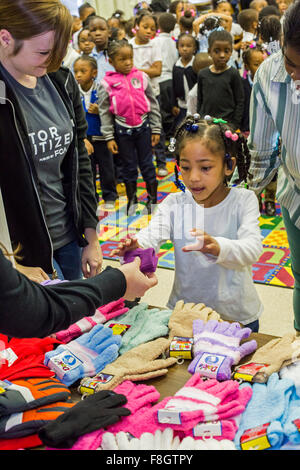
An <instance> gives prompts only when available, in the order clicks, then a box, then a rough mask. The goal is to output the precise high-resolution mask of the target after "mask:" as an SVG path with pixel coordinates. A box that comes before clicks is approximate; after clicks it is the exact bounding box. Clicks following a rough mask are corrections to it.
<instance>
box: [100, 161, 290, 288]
mask: <svg viewBox="0 0 300 470" xmlns="http://www.w3.org/2000/svg"><path fill="white" fill-rule="evenodd" d="M167 168H168V170H169V174H168V175H167V176H166V177H164V178H159V177H158V202H161V201H162V200H163V199H164V198H165V197H166V196H167V195H168V194H169V193H170V192H176V191H178V190H177V188H176V186H175V185H174V183H173V180H174V173H173V170H174V163H173V162H172V161H168V162H167ZM118 192H119V196H120V198H119V200H118V201H117V204H116V207H115V210H108V211H107V210H105V209H104V205H103V203H100V204H99V206H98V212H97V214H98V218H99V224H98V228H97V233H98V238H99V242H100V244H101V248H102V251H103V256H104V258H109V253H110V252H111V250H112V249H113V248H115V247H116V246H117V245H118V243H119V241H120V240H121V239H122V238H124V237H125V236H126V235H127V234H133V233H136V232H137V231H139V230H140V229H142V228H143V227H146V226H147V225H148V223H149V220H150V219H149V217H148V215H147V214H145V212H144V208H145V206H144V204H145V202H146V200H147V192H146V189H145V183H144V182H143V180H142V178H139V180H138V191H137V196H138V199H139V204H138V208H137V212H136V214H135V215H134V216H132V217H127V215H126V205H127V198H126V194H125V189H124V188H122V186H121V185H118ZM260 228H261V232H262V236H263V253H262V254H261V256H260V258H259V260H258V261H257V263H255V264H254V265H253V269H252V272H253V280H254V282H256V283H259V284H267V285H273V286H279V287H288V288H293V287H294V278H293V276H292V270H291V262H290V252H289V247H288V241H287V234H286V230H285V227H284V225H283V220H282V216H281V210H280V206H279V204H276V215H275V216H274V217H268V216H266V215H264V214H263V215H261V217H260ZM158 256H159V261H158V267H159V268H165V269H174V249H173V244H172V243H171V242H170V241H168V242H166V243H164V244H163V245H162V246H161V248H160V251H159V253H158ZM110 259H113V258H110Z"/></svg>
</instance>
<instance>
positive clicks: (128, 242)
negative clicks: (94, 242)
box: [109, 235, 140, 258]
mask: <svg viewBox="0 0 300 470" xmlns="http://www.w3.org/2000/svg"><path fill="white" fill-rule="evenodd" d="M137 248H140V245H139V244H138V241H137V238H136V237H135V236H134V235H128V236H127V237H126V238H122V240H121V241H120V243H119V244H118V246H117V248H115V249H114V250H112V251H111V252H110V253H109V257H110V258H113V257H114V256H120V257H122V256H124V254H125V253H126V251H132V250H136V249H137Z"/></svg>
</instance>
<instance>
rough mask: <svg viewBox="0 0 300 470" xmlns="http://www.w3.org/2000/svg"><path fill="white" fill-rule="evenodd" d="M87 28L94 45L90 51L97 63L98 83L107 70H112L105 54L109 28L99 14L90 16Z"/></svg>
mask: <svg viewBox="0 0 300 470" xmlns="http://www.w3.org/2000/svg"><path fill="white" fill-rule="evenodd" d="M89 30H90V34H91V37H92V40H93V42H94V43H95V47H94V49H93V50H92V52H91V56H92V57H94V58H95V59H96V61H97V64H98V75H97V83H98V84H99V83H100V82H101V80H102V78H103V77H104V75H105V73H106V72H108V71H113V67H112V65H111V64H110V63H109V60H108V56H107V47H108V40H109V28H108V24H107V21H106V19H105V18H102V17H101V16H97V15H95V16H92V17H91V19H90V21H89Z"/></svg>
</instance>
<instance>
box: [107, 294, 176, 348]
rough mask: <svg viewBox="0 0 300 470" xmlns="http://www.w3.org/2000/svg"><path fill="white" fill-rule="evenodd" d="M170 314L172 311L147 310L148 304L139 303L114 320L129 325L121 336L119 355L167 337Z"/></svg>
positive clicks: (108, 323)
mask: <svg viewBox="0 0 300 470" xmlns="http://www.w3.org/2000/svg"><path fill="white" fill-rule="evenodd" d="M171 314H172V310H168V309H166V310H160V309H159V308H150V309H149V308H148V304H146V303H140V304H138V305H136V306H135V307H133V308H131V309H130V310H129V312H128V313H125V314H124V315H121V316H119V317H118V318H116V322H117V323H119V324H123V325H130V328H129V329H128V330H127V331H125V333H124V334H123V336H122V342H121V346H120V350H119V354H120V355H121V354H124V353H126V352H127V351H129V350H130V349H133V348H135V347H136V346H138V345H140V344H143V343H146V342H148V341H152V340H154V339H156V338H160V337H163V336H167V335H168V333H169V327H168V323H169V319H170V316H171ZM110 323H111V322H107V323H105V326H107V327H108V326H109V325H110Z"/></svg>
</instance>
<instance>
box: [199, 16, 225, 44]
mask: <svg viewBox="0 0 300 470" xmlns="http://www.w3.org/2000/svg"><path fill="white" fill-rule="evenodd" d="M200 19H201V22H200V23H199V29H198V36H197V40H198V44H199V52H207V51H208V36H209V35H210V33H211V32H212V31H214V30H216V29H223V26H222V20H221V18H220V17H219V16H215V15H202V17H200Z"/></svg>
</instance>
